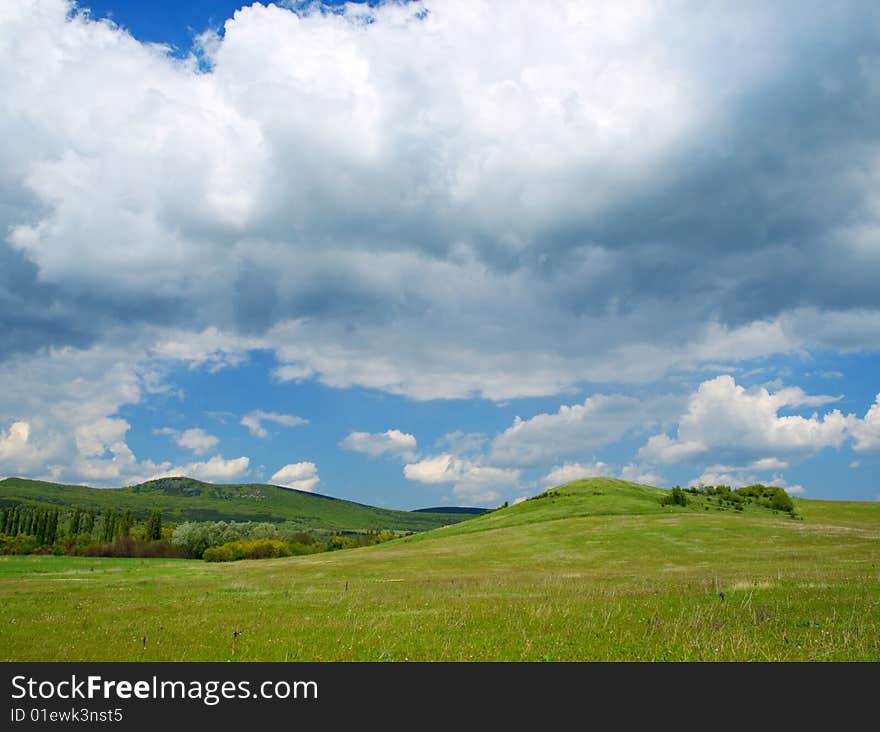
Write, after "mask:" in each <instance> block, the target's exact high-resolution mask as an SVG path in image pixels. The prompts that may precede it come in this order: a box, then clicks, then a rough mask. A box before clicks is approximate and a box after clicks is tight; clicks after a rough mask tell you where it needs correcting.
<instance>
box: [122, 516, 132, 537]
mask: <svg viewBox="0 0 880 732" xmlns="http://www.w3.org/2000/svg"><path fill="white" fill-rule="evenodd" d="M132 526H134V516H132V515H131V511H129V510H126V512H125V513H124V514H122V519H121V521H120V522H119V535H120V536H128V534H129V532H130V531H131V527H132Z"/></svg>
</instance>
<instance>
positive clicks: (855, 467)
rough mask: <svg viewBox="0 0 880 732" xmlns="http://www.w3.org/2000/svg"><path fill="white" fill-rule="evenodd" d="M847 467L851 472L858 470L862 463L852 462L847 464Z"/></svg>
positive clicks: (859, 461) (858, 461)
mask: <svg viewBox="0 0 880 732" xmlns="http://www.w3.org/2000/svg"><path fill="white" fill-rule="evenodd" d="M849 466H850V467H851V468H852V469H853V470H857V469H858V468H860V467H862V461H861V460H853V461H852V462H851V463H850V464H849Z"/></svg>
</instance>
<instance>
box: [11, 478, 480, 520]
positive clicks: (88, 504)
mask: <svg viewBox="0 0 880 732" xmlns="http://www.w3.org/2000/svg"><path fill="white" fill-rule="evenodd" d="M10 503H28V504H31V505H36V506H41V507H44V508H52V507H58V506H61V507H64V508H74V507H79V508H81V509H84V510H95V511H98V512H101V511H105V510H107V509H108V508H111V509H114V510H117V511H125V510H126V509H129V510H131V511H132V512H134V513H136V514H138V515H140V516H141V517H144V516H146V515H148V514H149V512H150V511H152V510H155V509H161V510H162V512H163V516H164V518H165V519H166V521H172V522H179V521H187V520H190V521H220V520H225V521H229V520H235V521H290V522H293V523H295V524H297V525H298V526H300V527H302V528H305V529H311V528H316V529H331V530H344V529H348V530H357V529H395V530H399V531H425V530H427V529H432V528H435V527H437V526H442V525H445V524H450V523H454V522H456V521H461V520H463V519H466V518H471V517H470V516H469V515H458V514H443V515H440V514H431V513H421V512H419V513H416V512H412V511H392V510H390V509H384V508H376V507H374V506H364V505H361V504H359V503H352V502H351V501H343V500H340V499H337V498H329V497H327V496H322V495H318V494H314V493H304V492H302V491H294V490H288V489H286V488H279V487H277V486H271V485H259V484H247V485H215V484H212V483H203V482H201V481H198V480H192V479H190V478H169V479H162V480H155V481H150V482H148V483H142V484H141V485H136V486H131V487H127V488H115V489H112V490H108V489H98V488H88V487H85V486H77V485H59V484H57V483H44V482H41V481H35V480H25V479H22V478H7V479H6V480H2V481H0V505H8V504H10Z"/></svg>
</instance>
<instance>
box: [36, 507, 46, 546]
mask: <svg viewBox="0 0 880 732" xmlns="http://www.w3.org/2000/svg"><path fill="white" fill-rule="evenodd" d="M48 518H49V516H48V514H47V512H46V511H40V514H39V516H37V527H36V529H35V530H34V532H33V533H34V536H36V537H37V544H40V545H41V546H42V545H43V544H45V543H46V524H47V523H48Z"/></svg>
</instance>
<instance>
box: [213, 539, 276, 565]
mask: <svg viewBox="0 0 880 732" xmlns="http://www.w3.org/2000/svg"><path fill="white" fill-rule="evenodd" d="M289 556H290V547H289V546H288V545H287V543H286V542H283V541H280V540H279V539H253V540H250V541H232V542H229V543H228V544H222V545H221V546H214V547H210V548H208V549H206V550H205V552H204V553H203V554H202V558H203V559H204V560H205V561H206V562H234V561H236V560H239V559H274V558H276V557H289Z"/></svg>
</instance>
